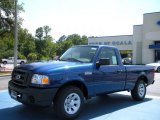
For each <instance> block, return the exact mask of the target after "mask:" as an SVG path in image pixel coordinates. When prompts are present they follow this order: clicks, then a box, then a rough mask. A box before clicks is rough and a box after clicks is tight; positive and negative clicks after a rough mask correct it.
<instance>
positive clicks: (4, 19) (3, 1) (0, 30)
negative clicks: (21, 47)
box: [0, 0, 24, 36]
mask: <svg viewBox="0 0 160 120" xmlns="http://www.w3.org/2000/svg"><path fill="white" fill-rule="evenodd" d="M17 9H18V12H22V11H24V9H23V4H21V5H18V7H17ZM14 15H15V2H14V0H0V35H1V36H2V35H3V34H4V33H5V32H10V31H12V32H13V28H14ZM19 18H20V17H19ZM19 24H20V22H19Z"/></svg>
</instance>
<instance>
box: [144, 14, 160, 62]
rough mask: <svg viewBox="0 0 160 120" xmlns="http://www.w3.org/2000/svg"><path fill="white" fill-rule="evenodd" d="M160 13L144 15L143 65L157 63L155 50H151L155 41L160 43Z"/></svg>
mask: <svg viewBox="0 0 160 120" xmlns="http://www.w3.org/2000/svg"><path fill="white" fill-rule="evenodd" d="M158 21H160V12H157V13H148V14H144V15H143V26H144V27H143V45H142V63H143V64H147V63H151V62H155V60H154V58H155V56H154V49H149V45H153V44H154V41H160V25H158V24H157V22H158Z"/></svg>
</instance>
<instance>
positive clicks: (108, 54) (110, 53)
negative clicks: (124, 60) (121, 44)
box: [98, 48, 118, 65]
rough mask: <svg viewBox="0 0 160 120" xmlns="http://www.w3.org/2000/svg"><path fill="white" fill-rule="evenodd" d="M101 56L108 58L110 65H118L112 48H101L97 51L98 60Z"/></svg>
mask: <svg viewBox="0 0 160 120" xmlns="http://www.w3.org/2000/svg"><path fill="white" fill-rule="evenodd" d="M101 58H109V59H110V65H118V62H117V56H116V53H115V51H114V49H112V48H102V49H101V51H100V53H99V56H98V60H99V59H101Z"/></svg>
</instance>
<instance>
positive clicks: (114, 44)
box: [89, 41, 132, 46]
mask: <svg viewBox="0 0 160 120" xmlns="http://www.w3.org/2000/svg"><path fill="white" fill-rule="evenodd" d="M89 45H112V46H116V45H117V46H118V45H132V42H131V41H112V42H110V41H108V42H90V43H89Z"/></svg>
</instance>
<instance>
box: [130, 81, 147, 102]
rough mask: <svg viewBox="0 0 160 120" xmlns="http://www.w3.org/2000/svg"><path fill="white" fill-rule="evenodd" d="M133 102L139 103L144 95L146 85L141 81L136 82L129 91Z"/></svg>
mask: <svg viewBox="0 0 160 120" xmlns="http://www.w3.org/2000/svg"><path fill="white" fill-rule="evenodd" d="M131 95H132V98H133V100H136V101H141V100H143V99H144V98H145V95H146V85H145V82H144V81H143V80H139V81H137V83H136V85H135V87H134V89H133V90H131Z"/></svg>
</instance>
